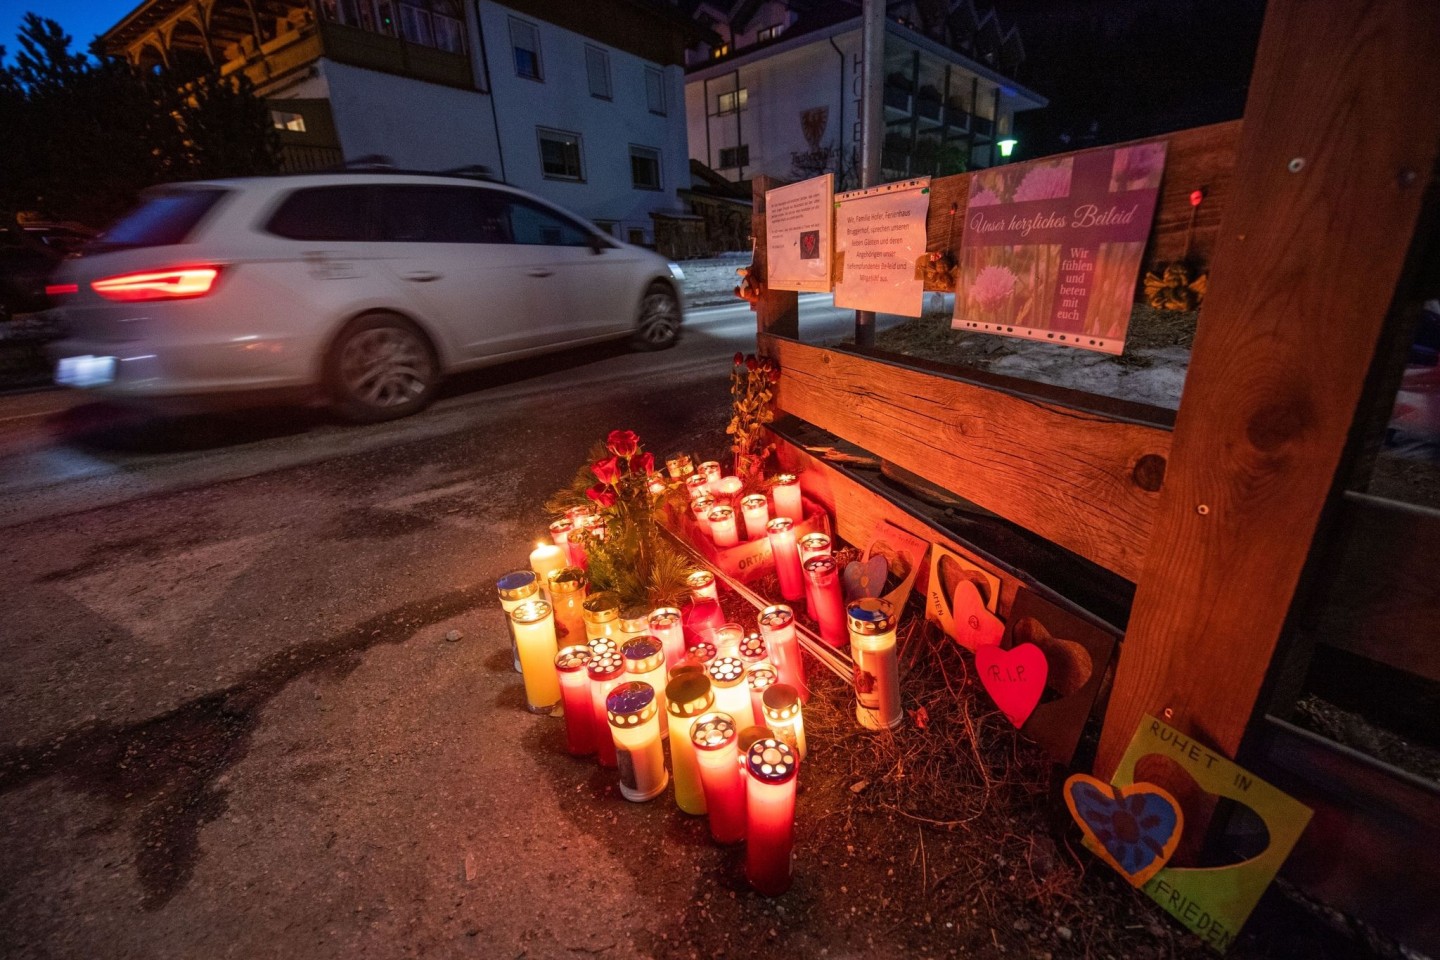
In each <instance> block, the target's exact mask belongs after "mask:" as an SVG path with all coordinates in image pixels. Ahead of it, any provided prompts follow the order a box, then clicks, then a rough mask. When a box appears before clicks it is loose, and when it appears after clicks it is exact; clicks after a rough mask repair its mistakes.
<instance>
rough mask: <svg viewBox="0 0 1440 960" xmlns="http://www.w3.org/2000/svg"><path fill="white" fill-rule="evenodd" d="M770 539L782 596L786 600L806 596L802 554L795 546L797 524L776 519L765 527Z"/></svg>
mask: <svg viewBox="0 0 1440 960" xmlns="http://www.w3.org/2000/svg"><path fill="white" fill-rule="evenodd" d="M765 532H766V534H767V535H768V536H769V538H770V553H771V555H772V556H774V558H775V576H776V577H777V578H779V580H780V595H781V596H782V597H784V598H785V599H786V600H799V599H800V598H801V597H803V596H805V575H804V574H803V573H802V572H801V570H800V552H799V550H798V549H797V548H796V546H795V523H794V521H793V520H791V519H790V518H789V517H776V518H775V519H774V520H771V521H770V522H769V523H767V524H766V525H765Z"/></svg>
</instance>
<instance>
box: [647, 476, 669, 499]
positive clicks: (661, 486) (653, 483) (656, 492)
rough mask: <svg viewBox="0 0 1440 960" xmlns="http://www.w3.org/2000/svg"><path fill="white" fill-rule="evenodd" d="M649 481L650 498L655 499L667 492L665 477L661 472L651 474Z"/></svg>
mask: <svg viewBox="0 0 1440 960" xmlns="http://www.w3.org/2000/svg"><path fill="white" fill-rule="evenodd" d="M647 483H649V490H650V499H652V500H654V499H657V498H659V497H661V496H663V495H664V494H665V478H664V477H662V476H660V474H658V473H652V474H650V476H649V477H648V478H647Z"/></svg>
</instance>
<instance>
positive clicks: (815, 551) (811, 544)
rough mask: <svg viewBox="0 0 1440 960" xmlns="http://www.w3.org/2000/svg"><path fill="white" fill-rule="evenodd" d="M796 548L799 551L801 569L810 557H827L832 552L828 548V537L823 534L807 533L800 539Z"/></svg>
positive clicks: (829, 547)
mask: <svg viewBox="0 0 1440 960" xmlns="http://www.w3.org/2000/svg"><path fill="white" fill-rule="evenodd" d="M796 547H797V548H798V549H799V551H800V565H801V566H802V567H803V566H804V565H805V561H806V560H809V559H810V558H811V557H828V556H830V554H831V553H833V552H834V551H833V550H832V549H831V546H830V537H829V536H828V535H827V534H823V533H807V534H805V536H803V537H801V538H800V540H799V542H797V543H796Z"/></svg>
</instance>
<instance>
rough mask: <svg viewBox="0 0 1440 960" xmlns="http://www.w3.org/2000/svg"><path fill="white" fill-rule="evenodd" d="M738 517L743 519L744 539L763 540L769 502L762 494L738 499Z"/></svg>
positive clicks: (768, 520)
mask: <svg viewBox="0 0 1440 960" xmlns="http://www.w3.org/2000/svg"><path fill="white" fill-rule="evenodd" d="M740 515H741V516H742V517H744V518H745V539H746V540H763V539H764V538H765V524H767V523H769V522H770V501H769V500H767V499H765V494H763V493H752V494H750V496H748V497H742V498H741V499H740Z"/></svg>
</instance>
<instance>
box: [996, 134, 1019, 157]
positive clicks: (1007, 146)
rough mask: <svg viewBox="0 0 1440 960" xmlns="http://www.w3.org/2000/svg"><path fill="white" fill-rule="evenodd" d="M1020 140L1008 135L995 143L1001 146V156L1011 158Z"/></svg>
mask: <svg viewBox="0 0 1440 960" xmlns="http://www.w3.org/2000/svg"><path fill="white" fill-rule="evenodd" d="M1019 142H1020V141H1019V140H1016V139H1015V138H1014V137H1006V138H1005V139H1004V140H1000V141H998V142H997V143H996V144H995V145H996V146H997V147H999V148H1000V156H1001V157H1002V158H1003V159H1006V160H1009V159H1010V154H1011V153H1013V152H1014V150H1015V145H1016V144H1017V143H1019Z"/></svg>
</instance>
